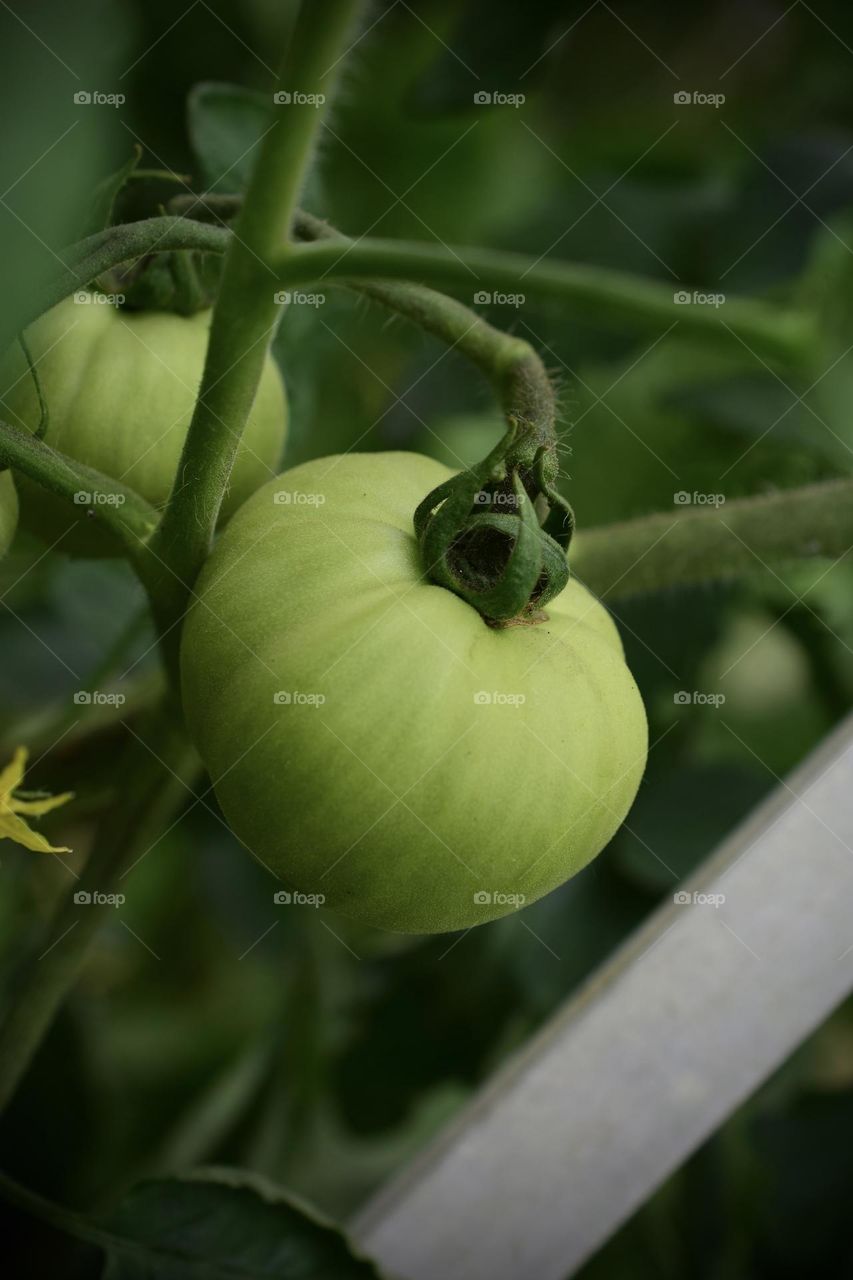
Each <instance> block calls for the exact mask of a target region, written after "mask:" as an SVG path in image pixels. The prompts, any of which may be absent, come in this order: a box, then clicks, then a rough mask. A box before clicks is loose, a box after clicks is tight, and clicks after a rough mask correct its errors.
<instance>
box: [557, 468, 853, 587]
mask: <svg viewBox="0 0 853 1280" xmlns="http://www.w3.org/2000/svg"><path fill="white" fill-rule="evenodd" d="M851 547H853V480H847V479H845V480H829V481H825V482H824V483H822V484H814V485H807V486H804V487H803V488H799V489H786V490H784V491H782V492H781V493H773V494H768V495H763V496H761V497H756V498H736V499H733V500H732V501H731V502H726V503H725V504H724V505H722V506H720V507H701V508H694V507H688V506H684V507H676V508H674V509H673V510H672V511H670V512H659V513H657V514H655V515H650V516H644V517H642V518H641V519H637V520H627V521H625V522H624V523H621V524H613V525H602V526H599V527H598V528H593V529H587V530H584V531H581V532H580V533H578V534H577V535H576V538H575V542H574V544H573V551H574V554H573V556H572V570H573V572H574V573H575V574H576V575H577V577H578V578H579V579H580V580H581V581H582V582H584V583H585V584H586V585H587V586H588V587H589V588H590V590H592V591H593V592H594V593H595V594H596V595H597V596H601V597H602V598H603V599H616V598H617V597H620V596H628V595H636V594H637V593H642V592H652V591H662V590H666V589H667V588H672V587H677V586H680V585H682V584H688V583H697V582H707V581H713V580H715V579H723V578H733V577H737V576H739V575H741V574H749V573H762V572H763V573H766V572H767V571H768V570H775V569H778V568H779V567H780V566H783V565H786V564H790V563H792V562H793V561H797V560H804V559H815V558H818V557H820V558H826V559H834V558H838V557H841V556H844V555H846V554H847V552H848V551H850V549H851Z"/></svg>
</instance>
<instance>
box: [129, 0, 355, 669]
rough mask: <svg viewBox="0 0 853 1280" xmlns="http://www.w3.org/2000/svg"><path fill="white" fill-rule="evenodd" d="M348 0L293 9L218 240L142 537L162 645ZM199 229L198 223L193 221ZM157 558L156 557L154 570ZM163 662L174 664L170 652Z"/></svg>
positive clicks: (271, 298) (218, 494)
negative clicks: (178, 444)
mask: <svg viewBox="0 0 853 1280" xmlns="http://www.w3.org/2000/svg"><path fill="white" fill-rule="evenodd" d="M360 8H361V3H360V0H326V2H325V3H324V4H316V3H312V4H308V3H306V4H303V5H302V6H301V8H300V10H299V14H298V17H297V21H296V25H295V28H294V31H293V35H292V38H291V41H290V44H289V47H288V49H287V51H286V53H285V56H284V59H283V61H282V67H281V74H280V76H279V80H278V84H277V87H276V91H275V93H274V94H273V95H272V98H273V101H272V102H271V104H270V105H271V124H270V127H269V129H268V130H267V132H266V134H265V135H264V137H263V139H262V141H261V143H260V145H259V151H258V158H257V162H256V164H255V167H254V170H253V172H252V176H251V178H250V181H249V186H248V190H247V192H246V196H245V199H244V201H243V207H242V209H241V211H240V213H239V215H238V217H237V220H236V222H235V225H234V233H233V236H231V237H230V239H229V243H228V249H227V252H226V257H225V265H224V268H223V272H222V280H221V283H220V287H219V296H218V298H217V301H216V304H215V306H214V310H213V318H212V322H211V329H210V341H209V344H208V349H207V359H206V361H205V366H204V372H203V375H202V383H201V390H200V393H199V398H198V401H197V402H196V407H195V411H194V413H193V418H192V422H191V424H190V428H189V431H188V433H187V437H186V441H185V444H184V449H183V453H182V455H181V461H180V464H179V467H178V471H177V475H176V479H175V486H174V489H173V491H172V494H171V497H170V499H169V502H168V505H167V507H166V511H165V513H164V516H163V520H162V523H161V525H160V528H159V529H158V531H157V533H156V534H155V535H154V538H153V539H152V544H151V555H152V559H151V561H150V562H149V569H150V571H151V574H152V575H153V576H151V577H150V578H149V589H150V590H151V591H152V592H153V595H154V597H155V598H156V601H157V614H158V618H157V620H158V623H159V625H160V628H161V631H162V633H163V635H164V637H168V640H167V647H168V648H171V649H172V650H174V649H175V648H176V646H177V639H178V634H179V628H178V627H177V626H176V625H175V624H176V623H177V622H178V620H179V619H180V618H181V617H182V615H183V613H184V612H185V610H186V608H187V605H188V603H189V600H190V596H191V589H192V584H193V582H194V580H195V577H196V575H197V574H198V571H199V570H200V568H201V566H202V564H203V563H204V561H205V559H206V557H207V555H208V552H209V550H210V546H211V543H212V540H213V534H214V531H215V529H216V522H217V518H218V516H219V509H220V506H221V504H222V499H223V496H224V494H225V491H226V489H227V487H228V483H229V479H230V475H231V469H232V466H233V463H234V458H235V455H236V453H237V448H238V446H239V443H240V438H241V436H242V434H243V430H244V428H245V426H246V422H247V419H248V416H249V412H250V410H251V407H252V404H253V402H254V399H255V394H256V392H257V389H258V385H259V382H260V378H261V373H262V370H263V366H264V361H265V359H266V355H267V350H268V348H269V345H270V342H271V339H272V336H273V333H274V331H275V328H276V325H277V323H278V320H279V318H280V315H281V308H280V306H278V305H277V297H276V295H277V288H278V286H277V283H276V279H275V274H274V272H273V271H272V269H271V268H270V267H269V265H268V263H269V261H270V260H271V259H272V258H274V257H276V256H277V255H279V254H282V253H284V254H285V255H287V254H290V253H292V252H294V251H295V250H294V249H293V248H291V247H287V248H283V247H282V246H284V245H286V244H287V241H288V237H289V232H290V226H291V221H292V218H293V211H294V208H295V205H296V201H297V198H298V195H299V191H300V189H301V187H302V184H303V182H304V180H305V176H306V173H307V170H308V167H309V165H310V162H311V159H312V155H313V150H314V145H315V141H316V137H317V134H318V132H319V129H320V126H321V124H322V116H323V106H324V103H325V101H326V98H327V96H329V95H330V94H331V90H332V86H333V84H334V81H335V79H336V75H337V70H338V67H339V65H340V63H341V61H342V59H343V57H344V56H345V53H346V50H347V44H348V41H349V39H350V32H351V30H352V27H353V24H354V21H355V19H356V16H357V14H358V12H359V10H360ZM195 225H198V226H201V224H195ZM158 565H160V566H162V567H161V568H158ZM172 661H173V662H174V655H173V659H172Z"/></svg>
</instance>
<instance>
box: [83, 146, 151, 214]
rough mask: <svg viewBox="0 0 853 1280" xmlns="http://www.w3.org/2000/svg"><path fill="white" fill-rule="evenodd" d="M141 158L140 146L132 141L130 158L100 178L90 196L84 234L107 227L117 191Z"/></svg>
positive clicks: (126, 180) (128, 178) (130, 175)
mask: <svg viewBox="0 0 853 1280" xmlns="http://www.w3.org/2000/svg"><path fill="white" fill-rule="evenodd" d="M141 159H142V148H141V147H140V145H139V143H138V142H137V143H134V146H133V154H132V155H131V157H130V159H129V160H126V161H125V163H124V164H123V165H122V166H121V168H120V169H116V171H115V173H111V174H109V175H108V176H107V177H106V178H102V179H101V181H100V182H99V183H98V185H97V186H96V187H95V190H94V193H93V196H92V207H91V209H90V210H89V214H88V218H87V226H86V228H85V231H84V234H89V233H92V234H94V233H95V232H96V231H103V230H104V228H105V227H109V226H110V225H111V224H112V221H113V211H114V209H115V203H116V200H117V199H118V196H119V192H120V191H121V190H122V188H123V187H124V186H125V184H126V183H127V182H128V181H129V180H130V178H131V177H132V176H133V172H134V170H135V169H136V167H137V165H138V164H139V161H140V160H141Z"/></svg>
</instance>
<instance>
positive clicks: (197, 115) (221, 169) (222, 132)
mask: <svg viewBox="0 0 853 1280" xmlns="http://www.w3.org/2000/svg"><path fill="white" fill-rule="evenodd" d="M271 107H272V96H271V94H268V93H266V94H264V93H255V92H253V91H252V90H249V89H243V88H241V87H240V86H239V85H232V84H212V83H204V84H198V85H196V86H195V88H193V89H192V90H191V91H190V95H189V98H188V99H187V120H188V127H189V135H190V141H191V143H192V146H193V150H194V151H195V154H196V156H197V158H198V162H199V166H200V177H201V179H202V182H203V186H204V190H206V191H219V192H230V193H240V192H242V191H244V190H245V188H246V184H247V182H248V180H249V175H250V173H251V171H252V164H253V163H254V160H255V155H256V151H257V148H256V143H257V142H258V141H259V139H260V138H261V137H262V135H263V134H264V133H265V132H266V130H267V129H268V128H269V126H270V124H271V123H272V115H271Z"/></svg>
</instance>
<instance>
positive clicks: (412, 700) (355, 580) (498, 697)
mask: <svg viewBox="0 0 853 1280" xmlns="http://www.w3.org/2000/svg"><path fill="white" fill-rule="evenodd" d="M451 474H452V472H451V471H449V470H448V469H447V468H446V467H443V466H442V465H441V464H440V463H438V462H435V461H433V460H432V459H429V458H424V457H421V456H419V455H417V454H406V453H383V454H361V455H359V454H346V455H342V456H339V457H332V458H322V459H319V460H316V461H313V462H309V463H305V464H304V465H302V466H299V467H295V468H294V469H293V470H291V471H288V472H285V473H284V475H282V476H279V477H278V479H276V480H274V481H271V482H270V483H269V484H267V485H264V487H263V488H262V489H259V490H258V491H257V492H256V493H255V494H254V495H253V496H252V497H251V498H250V499H249V501H248V502H247V503H246V505H245V506H244V507H242V508H241V510H240V511H239V512H238V513H237V515H236V516H235V517H234V518H233V520H232V521H231V522H230V524H229V525H228V527H227V529H226V530H225V532H224V533H223V534H222V536H221V538H220V539H219V541H218V543H217V545H216V547H215V548H214V551H213V554H212V556H211V557H210V559H209V561H208V563H207V565H206V567H205V569H204V570H203V572H202V575H201V578H200V581H199V583H198V584H197V588H196V590H197V592H198V596H199V601H198V602H197V603H196V604H195V605H194V607H193V608H192V610H191V612H190V614H189V616H188V618H187V621H186V624H185V630H184V637H183V646H182V674H183V696H184V705H185V710H186V715H187V720H188V724H189V728H190V732H191V734H192V735H193V737H194V740H195V742H196V745H197V746H198V749H199V751H200V752H201V755H202V757H203V759H204V761H205V764H206V765H207V768H208V770H209V772H210V776H211V778H212V780H213V783H214V786H215V789H216V794H217V797H218V799H219V802H220V804H221V806H222V809H223V811H224V813H225V816H226V817H227V819H228V821H229V822H230V823H231V825H232V827H233V829H234V831H235V833H236V834H237V836H238V838H239V839H240V840H241V841H242V842H244V843H245V845H246V846H247V847H248V848H249V850H250V851H251V852H252V853H253V854H255V856H256V857H257V858H258V859H259V861H261V862H262V863H264V864H265V865H266V866H268V867H269V868H270V869H271V870H272V871H274V872H275V873H276V875H277V876H278V877H280V879H281V882H282V883H281V884H280V885H279V886H277V887H278V888H280V889H284V890H287V891H291V892H292V891H294V890H297V891H299V892H301V893H302V894H305V895H318V896H321V897H322V899H323V900H324V901H325V904H326V905H327V906H329V907H332V908H334V909H337V910H339V911H341V912H344V913H346V914H348V915H351V916H354V917H357V918H358V919H360V920H362V921H365V922H367V923H369V924H371V925H375V926H378V927H380V928H384V929H390V930H397V931H401V932H411V933H430V932H441V931H444V930H451V929H462V928H465V927H467V926H469V925H474V924H479V923H482V922H484V921H487V920H492V919H494V918H496V917H498V916H502V915H505V914H507V913H508V912H510V911H512V910H514V909H517V908H518V907H519V906H522V905H524V904H525V903H529V902H533V901H534V900H535V899H536V898H539V897H540V896H541V895H542V894H544V893H548V892H549V891H550V890H551V889H553V888H555V887H556V886H557V885H559V884H561V883H562V882H563V881H564V880H566V879H567V878H568V877H569V876H571V875H573V874H574V873H575V872H576V871H579V870H580V869H581V867H583V866H584V865H585V864H586V863H587V862H589V861H590V859H591V858H593V857H594V856H595V854H597V853H598V852H599V851H600V850H601V849H602V848H603V846H604V845H605V844H606V843H607V841H608V840H609V839H610V837H611V836H612V835H613V833H614V831H615V830H616V828H617V827H618V826H619V824H620V823H621V821H622V819H623V818H624V817H625V814H626V813H627V811H628V808H629V806H630V805H631V802H632V801H633V798H634V795H635V793H636V790H637V787H638V785H639V782H640V778H641V776H642V773H643V768H644V764H645V759H646V749H647V732H646V719H645V713H644V710H643V704H642V701H641V698H640V695H639V692H638V690H637V687H636V685H635V683H634V680H633V678H632V676H631V673H630V671H629V670H628V668H627V666H626V665H625V661H624V657H623V653H622V646H621V643H620V640H619V636H618V634H617V631H616V628H615V626H614V624H613V622H612V621H611V619H610V616H609V615H608V614H607V612H606V611H605V609H604V608H603V607H602V605H601V604H599V603H598V601H597V600H595V599H594V598H593V597H592V596H591V595H590V594H589V593H588V592H587V591H586V590H585V589H584V588H583V587H582V586H581V585H580V583H578V582H576V581H574V580H572V581H570V583H569V585H568V586H567V587H566V588H565V590H564V591H563V592H562V593H561V595H559V596H558V597H557V598H556V599H555V600H553V601H552V602H551V603H550V604H549V605H548V606H547V610H546V612H547V619H545V620H543V621H540V622H537V623H533V624H531V623H528V624H526V625H511V626H505V627H502V628H496V627H494V626H490V625H488V624H487V623H486V622H484V620H483V619H482V618H481V616H480V615H479V613H477V611H476V610H475V609H474V608H472V607H471V606H470V605H469V604H467V603H465V601H463V600H461V599H460V598H459V597H458V596H456V595H454V594H452V593H451V592H450V591H448V590H446V589H445V588H443V587H439V586H436V585H434V584H432V583H431V582H429V581H428V580H427V579H426V577H425V574H424V569H423V566H422V564H421V561H420V552H419V548H418V545H417V542H416V540H415V536H414V533H413V530H412V512H413V511H414V509H415V507H416V506H417V504H418V502H419V501H420V499H421V498H423V497H424V496H425V495H426V494H427V493H428V492H429V491H430V490H431V489H433V488H434V487H435V486H436V485H437V484H439V483H441V482H442V481H444V480H446V479H447V478H448V477H449V476H450V475H451ZM272 887H273V888H275V887H276V886H275V885H273V886H272ZM313 900H316V899H308V901H313Z"/></svg>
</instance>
